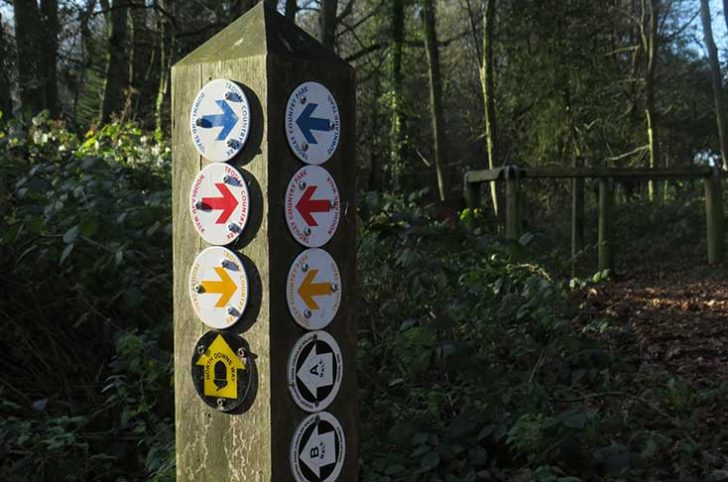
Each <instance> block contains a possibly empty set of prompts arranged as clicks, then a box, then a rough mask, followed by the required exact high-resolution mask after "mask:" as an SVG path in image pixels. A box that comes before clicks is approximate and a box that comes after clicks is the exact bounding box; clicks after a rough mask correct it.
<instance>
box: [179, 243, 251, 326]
mask: <svg viewBox="0 0 728 482" xmlns="http://www.w3.org/2000/svg"><path fill="white" fill-rule="evenodd" d="M189 292H190V300H192V307H193V308H194V309H195V313H197V316H199V317H200V319H201V320H202V322H203V323H205V324H206V325H207V326H210V327H212V328H217V329H222V328H229V327H231V326H232V325H234V324H235V322H236V321H238V320H239V319H240V316H241V315H242V314H243V311H244V310H245V305H246V304H247V303H248V276H247V274H246V273H245V267H244V266H243V263H242V262H241V261H240V258H238V256H237V255H236V254H235V253H234V252H233V251H230V250H229V249H227V248H223V247H221V246H212V247H209V248H207V249H205V250H204V251H203V252H201V253H200V254H198V255H197V258H195V262H194V263H192V269H191V270H190V281H189Z"/></svg>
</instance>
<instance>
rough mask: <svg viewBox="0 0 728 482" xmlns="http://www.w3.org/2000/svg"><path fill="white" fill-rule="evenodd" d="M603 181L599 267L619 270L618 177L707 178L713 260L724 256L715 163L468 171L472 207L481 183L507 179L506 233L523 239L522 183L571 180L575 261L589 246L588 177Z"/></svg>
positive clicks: (477, 201)
mask: <svg viewBox="0 0 728 482" xmlns="http://www.w3.org/2000/svg"><path fill="white" fill-rule="evenodd" d="M585 178H592V179H598V181H599V223H598V248H597V252H598V266H599V270H600V271H602V270H613V269H614V252H615V250H616V246H615V243H614V241H613V240H612V239H611V233H610V231H611V224H612V214H613V210H614V180H615V179H630V180H634V179H646V180H653V179H702V180H703V182H704V185H705V218H706V228H707V229H706V232H707V248H708V249H707V251H708V263H709V264H711V265H712V264H716V263H719V262H721V261H723V259H724V249H723V248H724V241H725V237H724V217H723V199H722V195H721V184H720V182H721V173H720V171H719V170H718V169H716V168H711V167H672V168H656V169H641V168H614V167H545V168H544V167H518V166H516V165H508V166H504V167H499V168H496V169H483V170H478V171H469V172H467V173H465V179H464V183H465V185H464V187H465V197H466V201H467V203H468V206H470V207H479V205H480V200H481V186H482V184H484V183H491V182H504V183H505V235H506V237H507V238H509V239H518V238H519V236H520V235H521V231H522V227H523V218H522V210H521V206H520V203H521V196H520V195H519V189H520V186H521V183H523V182H525V181H527V180H528V179H571V180H572V209H571V254H572V260H575V257H576V255H577V253H578V252H579V251H581V250H582V249H583V247H584V243H583V232H584V179H585Z"/></svg>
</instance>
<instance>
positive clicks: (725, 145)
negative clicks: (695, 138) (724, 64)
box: [700, 0, 728, 169]
mask: <svg viewBox="0 0 728 482" xmlns="http://www.w3.org/2000/svg"><path fill="white" fill-rule="evenodd" d="M726 1H728V0H726ZM724 3H725V2H724ZM700 18H701V20H702V21H703V36H704V38H705V48H706V49H708V61H709V62H710V73H711V78H712V80H713V99H714V101H715V119H716V122H717V123H718V139H719V140H720V160H721V166H720V167H721V168H723V169H725V167H726V166H728V130H726V129H728V119H726V101H725V92H724V91H723V82H722V79H723V76H722V75H721V72H720V61H719V60H718V49H716V47H715V41H714V40H713V26H712V25H711V23H710V4H709V3H708V0H700Z"/></svg>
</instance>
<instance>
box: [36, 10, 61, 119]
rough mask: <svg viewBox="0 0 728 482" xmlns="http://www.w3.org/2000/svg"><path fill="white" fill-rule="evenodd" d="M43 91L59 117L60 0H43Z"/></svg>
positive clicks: (52, 111)
mask: <svg viewBox="0 0 728 482" xmlns="http://www.w3.org/2000/svg"><path fill="white" fill-rule="evenodd" d="M40 11H41V14H42V20H41V22H42V25H43V30H42V37H41V38H42V42H43V50H42V52H39V54H42V58H43V64H42V66H41V67H42V71H43V93H44V100H45V108H46V109H48V111H49V113H50V115H51V117H52V118H56V117H58V70H57V66H56V64H57V60H58V0H41V2H40Z"/></svg>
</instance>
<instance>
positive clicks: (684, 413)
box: [359, 195, 728, 482]
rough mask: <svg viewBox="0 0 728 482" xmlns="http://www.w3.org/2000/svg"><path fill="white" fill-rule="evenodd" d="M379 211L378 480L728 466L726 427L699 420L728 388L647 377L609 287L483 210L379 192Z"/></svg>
mask: <svg viewBox="0 0 728 482" xmlns="http://www.w3.org/2000/svg"><path fill="white" fill-rule="evenodd" d="M363 213H364V219H365V222H364V229H363V230H362V236H361V238H360V284H361V286H362V287H363V290H362V292H363V293H366V300H365V301H366V302H365V303H361V306H360V309H361V317H360V327H359V382H360V410H361V412H362V420H367V421H368V422H367V423H366V424H364V425H363V426H362V427H361V429H362V457H363V473H364V477H363V478H364V480H365V481H382V482H385V481H400V480H401V481H409V480H422V481H435V480H444V481H461V480H472V481H476V480H524V481H527V480H539V481H563V482H566V481H576V480H635V481H636V480H639V481H647V480H696V481H697V480H706V478H710V477H712V478H714V479H715V480H721V479H720V478H721V477H723V476H724V475H728V474H726V473H725V472H722V470H723V469H724V468H726V459H725V456H724V455H721V450H716V447H715V445H714V444H711V443H706V437H710V438H709V440H712V438H713V437H716V436H717V437H722V436H723V435H722V434H721V435H716V434H715V432H714V430H715V425H714V424H713V425H706V424H704V423H703V424H702V425H701V424H699V423H698V418H699V409H700V408H701V407H702V408H705V407H710V406H712V407H714V408H715V407H716V404H717V403H718V402H719V401H720V400H725V388H726V385H725V384H721V383H720V380H717V381H714V382H713V383H710V384H709V386H707V387H704V389H703V390H702V391H701V392H700V394H697V393H695V392H692V391H690V390H689V389H688V388H686V387H687V385H686V382H685V381H684V380H683V379H682V378H681V377H680V376H679V375H678V374H676V373H672V372H670V370H666V371H665V372H663V373H661V374H660V376H656V373H655V372H654V371H650V372H645V370H644V367H643V363H642V360H641V359H640V358H639V357H636V356H635V353H636V350H637V347H638V342H639V337H638V334H637V333H635V331H634V329H633V326H632V324H631V323H629V322H625V321H624V320H621V319H619V318H618V317H615V316H613V313H612V312H610V311H609V310H606V306H604V307H599V306H595V304H594V303H593V293H595V292H598V291H599V290H600V289H601V288H600V285H594V284H593V283H586V282H582V283H579V282H577V283H575V284H576V286H573V285H574V283H572V288H568V287H567V286H566V285H565V284H564V283H560V282H558V281H556V280H553V279H551V278H550V276H549V275H548V273H546V272H544V271H543V269H541V268H540V267H539V265H538V264H536V263H534V262H533V261H532V260H529V256H528V255H527V253H526V250H525V249H524V247H523V246H520V245H517V244H504V242H503V241H502V240H499V239H497V238H491V237H487V236H483V235H476V234H475V232H477V228H476V230H473V229H469V228H466V227H465V225H472V224H474V223H475V224H476V225H477V222H478V220H477V216H476V219H473V214H472V213H464V214H463V217H464V218H465V219H464V220H465V221H466V222H464V223H461V222H458V221H457V220H456V219H452V218H451V217H448V216H442V215H438V214H437V213H433V212H429V211H428V210H426V209H423V208H421V207H418V206H417V205H416V204H415V203H404V202H402V201H397V200H394V199H382V198H380V197H378V196H376V195H372V196H369V197H367V198H366V203H365V206H364V210H363ZM370 213H371V214H370ZM438 217H439V218H442V220H438V219H437V218H438ZM618 299H619V298H618ZM363 301H364V300H363ZM647 373H649V375H648V374H647ZM652 375H655V376H652ZM686 391H688V393H687V394H686V393H685V392H686ZM714 412H715V411H714ZM719 433H720V431H719Z"/></svg>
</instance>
